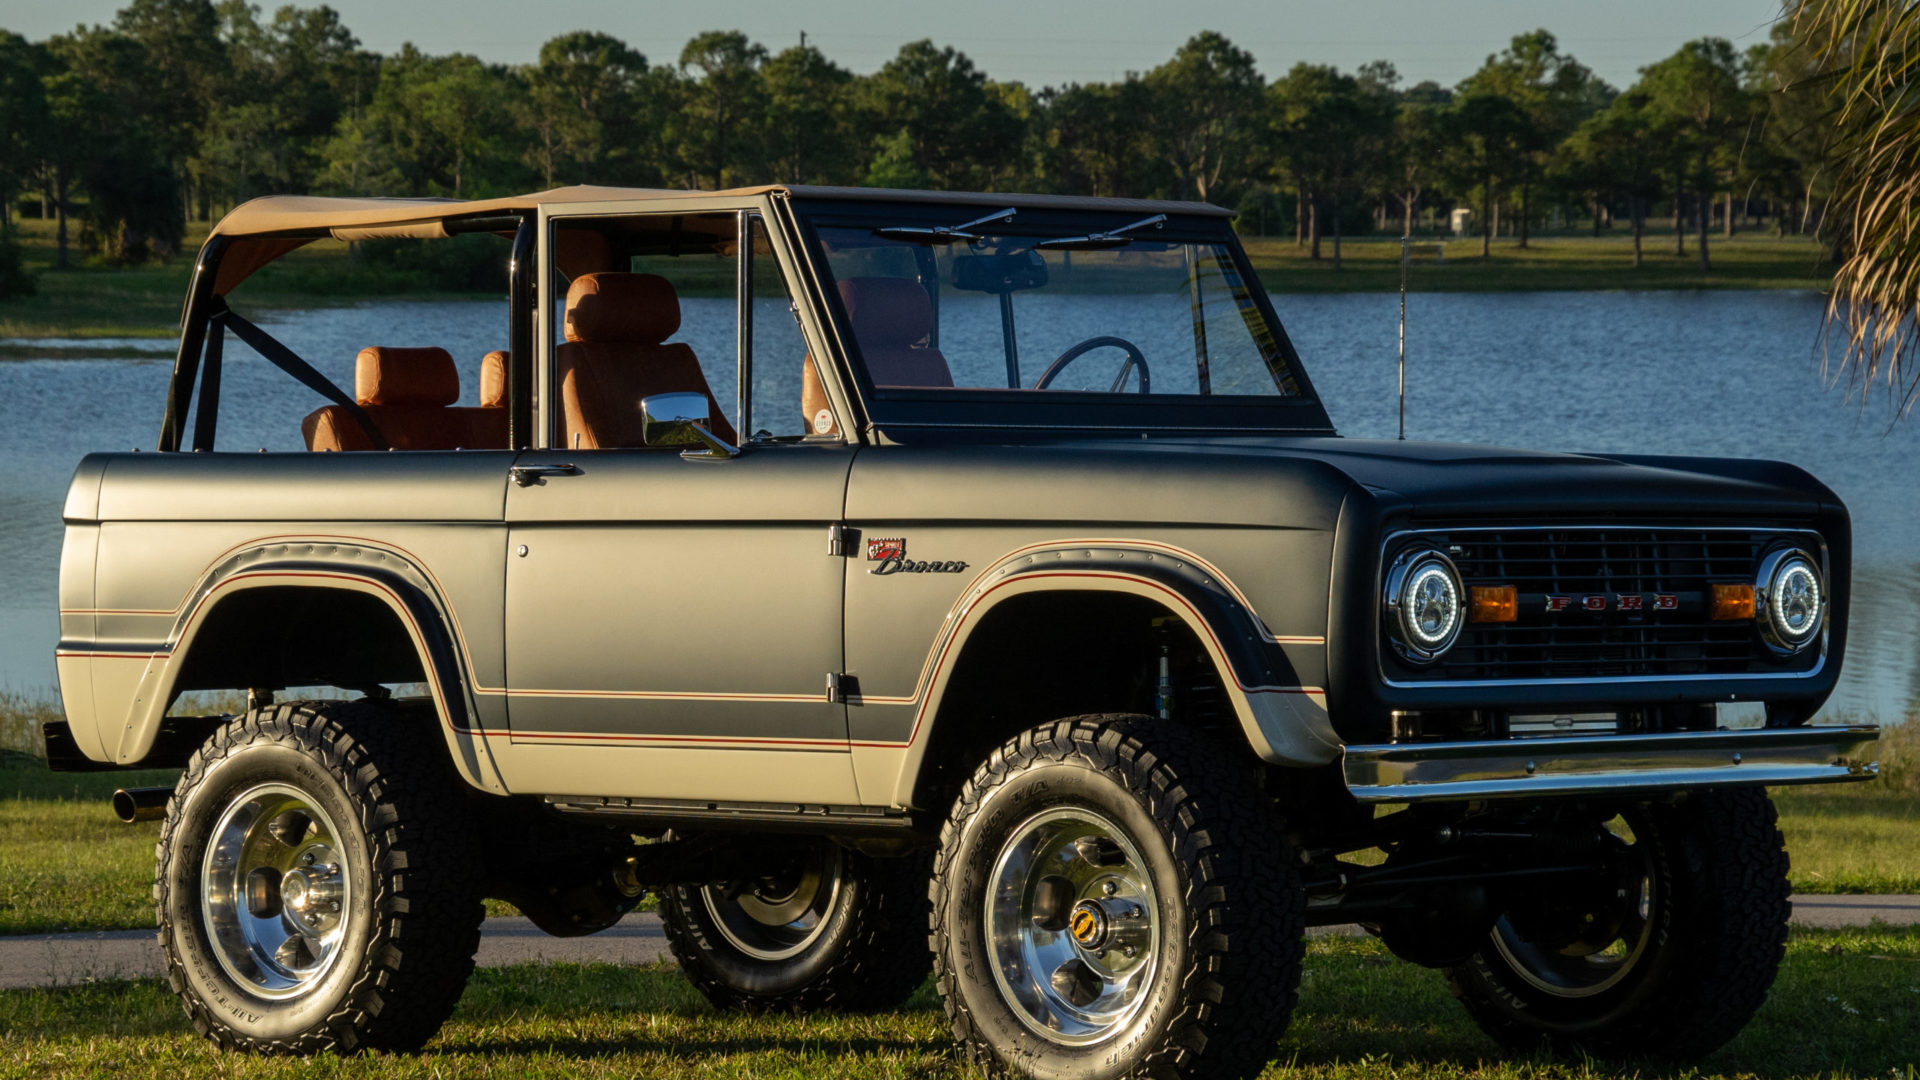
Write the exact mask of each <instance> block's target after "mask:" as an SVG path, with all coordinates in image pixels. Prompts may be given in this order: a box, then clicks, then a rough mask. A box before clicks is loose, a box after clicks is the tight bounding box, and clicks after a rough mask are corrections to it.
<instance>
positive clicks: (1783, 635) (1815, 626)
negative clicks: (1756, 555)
mask: <svg viewBox="0 0 1920 1080" xmlns="http://www.w3.org/2000/svg"><path fill="white" fill-rule="evenodd" d="M1753 621H1754V626H1755V627H1756V628H1757V629H1758V630H1759V631H1760V637H1761V639H1762V640H1764V641H1765V642H1766V643H1767V647H1768V648H1770V649H1772V650H1773V651H1774V652H1776V653H1779V654H1781V655H1786V656H1791V655H1793V654H1796V653H1800V652H1804V651H1806V649H1807V647H1808V646H1810V645H1812V644H1813V643H1814V642H1816V641H1818V640H1820V631H1821V629H1822V628H1824V627H1825V626H1826V624H1827V591H1826V582H1825V581H1823V580H1822V579H1821V577H1820V563H1819V561H1818V560H1816V559H1815V558H1814V557H1813V556H1812V555H1811V554H1809V553H1808V552H1807V551H1805V550H1804V549H1801V548H1779V549H1776V550H1774V551H1772V552H1769V553H1768V554H1767V557H1766V558H1764V559H1761V560H1760V569H1759V572H1758V573H1756V574H1755V575H1754V578H1753Z"/></svg>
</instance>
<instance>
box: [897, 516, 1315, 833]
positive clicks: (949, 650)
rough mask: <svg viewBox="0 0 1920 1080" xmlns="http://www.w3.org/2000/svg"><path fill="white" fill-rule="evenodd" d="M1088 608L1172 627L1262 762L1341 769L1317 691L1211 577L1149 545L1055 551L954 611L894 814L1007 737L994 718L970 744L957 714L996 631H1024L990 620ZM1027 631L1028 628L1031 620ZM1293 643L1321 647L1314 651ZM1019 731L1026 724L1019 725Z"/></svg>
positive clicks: (977, 590)
mask: <svg viewBox="0 0 1920 1080" xmlns="http://www.w3.org/2000/svg"><path fill="white" fill-rule="evenodd" d="M1088 600H1092V601H1095V603H1094V604H1093V605H1092V609H1093V610H1096V611H1099V610H1106V611H1112V610H1118V609H1117V608H1116V607H1115V606H1114V605H1115V604H1116V602H1118V603H1121V604H1123V605H1124V606H1125V608H1126V609H1129V610H1130V611H1131V612H1134V613H1144V612H1152V613H1155V617H1170V618H1172V619H1175V620H1177V621H1178V623H1179V624H1180V625H1181V626H1182V627H1184V628H1185V629H1186V631H1187V632H1188V633H1190V634H1191V635H1192V638H1193V641H1194V643H1195V644H1196V645H1197V646H1198V647H1199V648H1200V649H1201V650H1202V651H1203V652H1204V654H1205V656H1206V657H1207V659H1208V661H1209V662H1210V663H1211V664H1212V665H1213V669H1214V672H1215V673H1216V674H1217V675H1218V677H1219V684H1220V689H1221V691H1222V694H1223V696H1224V698H1225V702H1226V704H1227V705H1228V706H1229V707H1230V711H1231V714H1232V717H1233V724H1232V726H1233V727H1234V728H1235V730H1237V731H1238V732H1239V734H1240V735H1241V737H1242V738H1244V739H1245V741H1246V745H1247V746H1248V748H1249V749H1250V750H1251V751H1252V752H1253V753H1254V754H1255V755H1256V756H1257V757H1259V758H1260V759H1262V760H1263V761H1266V762H1268V763H1271V764H1277V765H1284V766H1294V767H1312V766H1319V765H1325V764H1328V763H1330V762H1332V761H1334V760H1335V759H1337V758H1338V756H1339V754H1340V751H1341V743H1340V740H1339V737H1338V736H1337V735H1336V734H1335V733H1334V730H1333V727H1332V725H1331V723H1330V722H1329V720H1328V717H1327V710H1326V695H1325V691H1324V690H1323V689H1322V688H1320V687H1316V686H1307V685H1302V684H1301V680H1300V679H1299V678H1298V677H1297V676H1296V674H1295V670H1294V666H1293V664H1292V663H1291V662H1290V661H1289V660H1288V657H1287V654H1286V651H1285V650H1284V649H1283V648H1282V647H1281V642H1279V641H1278V640H1276V639H1275V637H1274V635H1273V634H1272V633H1271V631H1269V630H1268V628H1267V626H1266V624H1265V623H1264V622H1262V621H1261V619H1260V617H1259V615H1258V614H1257V613H1256V612H1255V611H1254V610H1253V608H1252V607H1251V605H1250V604H1248V602H1247V601H1246V599H1245V597H1244V595H1243V594H1242V593H1241V592H1240V591H1239V589H1238V588H1236V587H1235V586H1234V585H1233V583H1232V582H1231V581H1230V580H1228V579H1227V578H1226V577H1225V575H1223V574H1221V573H1220V572H1219V570H1218V569H1217V568H1215V567H1213V566H1212V565H1211V564H1209V563H1207V562H1205V561H1204V560H1202V559H1200V558H1198V557H1197V556H1194V555H1192V554H1191V553H1189V552H1185V551H1182V550H1179V549H1174V548H1168V547H1166V546H1164V545H1159V544H1152V543H1148V542H1125V541H1122V542H1111V541H1100V542H1097V543H1094V544H1091V545H1090V544H1088V543H1086V542H1080V543H1062V544H1057V545H1047V546H1042V547H1037V548H1033V549H1027V550H1023V551H1019V552H1015V553H1013V554H1012V555H1009V556H1007V557H1006V558H1004V559H1002V560H1001V561H1000V562H998V563H996V564H994V565H993V566H991V567H989V568H988V569H987V570H986V571H985V572H983V573H982V574H980V575H979V576H978V577H977V578H976V579H975V580H974V582H973V584H972V585H971V586H970V587H969V589H968V590H967V592H966V594H965V595H963V596H962V598H961V599H960V601H959V602H957V603H956V604H955V606H954V610H953V611H952V612H951V613H950V614H949V617H948V619H947V624H946V627H945V628H944V630H943V633H942V635H941V639H940V641H939V642H937V643H936V645H935V647H934V649H933V652H932V654H931V655H930V656H929V659H928V669H929V670H928V675H927V687H926V692H925V694H924V696H923V697H922V698H921V699H920V701H919V703H918V709H919V712H918V714H917V715H916V718H915V726H914V732H913V735H912V736H910V738H909V741H908V743H907V744H906V746H905V747H904V751H905V752H904V755H903V759H902V761H901V769H900V774H899V780H898V784H897V786H896V791H895V795H894V801H895V803H896V804H897V805H906V806H925V805H927V803H926V802H925V801H924V799H925V798H926V796H927V793H928V792H929V791H930V790H931V789H935V788H937V787H938V786H939V783H940V781H939V774H940V772H941V770H942V769H943V768H947V767H950V766H951V765H952V764H954V762H952V761H951V759H950V757H949V756H948V755H949V753H950V752H951V751H953V750H954V749H955V748H964V747H971V746H974V745H975V744H984V745H986V746H988V747H989V748H990V747H991V746H997V745H998V744H999V743H1000V742H1001V741H1002V739H1003V738H1004V737H1007V736H1010V735H1012V734H1013V733H1014V732H1013V731H1006V732H1000V731H999V730H998V727H997V726H994V725H993V722H992V718H989V720H988V724H989V727H991V728H992V730H991V731H989V732H986V733H979V732H978V728H979V727H980V725H979V723H977V722H976V721H975V720H974V718H971V717H969V716H968V715H966V713H967V710H968V705H969V697H968V686H967V683H966V681H965V680H967V679H968V678H969V676H970V674H971V673H970V672H969V667H970V666H972V664H971V661H973V660H974V659H977V658H978V657H979V656H981V655H982V654H988V655H991V653H992V652H993V651H994V650H996V649H1000V648H1004V644H1003V642H1004V640H1005V639H1004V635H1005V633H1006V632H1007V628H1006V627H1005V626H1004V625H997V624H1003V623H1006V622H1010V621H1021V620H1012V619H1003V618H998V617H997V616H1002V615H1008V614H1013V613H1020V614H1024V613H1026V612H1032V611H1037V610H1041V609H1043V608H1045V607H1046V606H1049V605H1059V606H1061V607H1066V608H1069V609H1071V608H1072V607H1074V606H1076V605H1079V606H1083V607H1084V606H1085V605H1086V601H1088ZM1024 625H1027V626H1029V627H1031V626H1033V625H1035V624H1034V623H1033V621H1032V620H1030V619H1028V620H1024ZM1039 625H1040V626H1041V627H1043V628H1044V627H1045V626H1046V625H1047V624H1046V623H1044V622H1042V623H1040V624H1039ZM1302 644H1306V645H1308V647H1311V646H1313V645H1319V646H1320V647H1324V642H1321V641H1318V640H1316V641H1315V642H1312V643H1304V642H1303V643H1302ZM972 677H974V678H978V677H979V676H978V675H977V674H972ZM1081 711H1085V710H1081ZM1055 718H1056V717H1046V718H1043V719H1055ZM999 726H1005V725H1004V723H1002V724H1001V725H999ZM1025 726H1031V725H1029V724H1021V725H1019V727H1020V728H1024V727H1025ZM976 763H977V762H973V761H968V762H966V763H965V765H964V767H965V768H968V769H970V768H971V767H972V766H973V765H974V764H976Z"/></svg>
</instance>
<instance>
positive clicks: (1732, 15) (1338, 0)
mask: <svg viewBox="0 0 1920 1080" xmlns="http://www.w3.org/2000/svg"><path fill="white" fill-rule="evenodd" d="M256 2H257V3H259V4H260V6H261V7H262V8H263V9H264V10H266V11H271V10H272V9H273V8H275V7H277V6H279V3H278V0H256ZM329 2H330V3H331V4H332V6H333V7H334V8H335V9H336V10H338V11H339V12H340V13H341V16H342V18H343V20H344V21H345V22H346V25H347V26H348V27H349V28H350V29H352V30H353V32H354V33H355V34H356V35H358V36H359V38H360V41H361V43H362V44H363V45H364V46H365V47H367V48H370V49H374V50H376V51H378V52H392V51H394V50H395V49H398V48H399V46H400V45H401V43H403V42H406V41H412V42H413V43H414V44H415V45H416V46H418V47H419V48H421V49H422V50H424V51H427V52H431V53H442V52H470V53H473V54H475V55H477V56H479V57H481V58H482V59H484V60H490V61H498V62H504V63H525V62H528V61H531V60H532V59H533V58H534V56H535V54H536V53H537V52H538V50H539V48H540V43H541V42H543V41H545V40H547V39H548V38H550V37H553V36H555V35H557V34H561V33H565V32H567V31H570V30H601V31H605V32H607V33H610V34H612V35H614V36H616V37H619V38H621V39H622V40H624V41H626V42H627V43H628V44H629V45H632V46H633V47H635V48H637V49H639V50H640V51H641V52H642V53H645V54H646V56H647V58H648V60H650V61H652V62H654V63H663V62H672V61H673V60H675V59H677V58H678V56H679V52H680V48H681V46H682V45H684V44H686V41H687V39H688V38H690V37H692V36H693V35H694V34H696V33H699V32H700V31H703V30H717V29H718V30H735V29H737V30H743V31H745V32H746V33H747V34H748V35H749V36H750V37H752V38H754V39H755V40H757V41H759V42H761V43H762V44H764V45H766V46H767V47H768V48H769V49H772V50H774V51H778V50H779V49H782V48H785V47H786V46H787V45H790V44H794V43H797V42H798V41H799V40H800V35H801V32H802V31H804V32H805V33H806V35H807V40H808V41H809V42H812V43H813V44H816V45H818V46H819V47H820V49H821V50H822V51H823V52H825V53H826V54H827V56H828V57H829V58H831V59H833V60H834V61H836V62H838V63H839V64H841V65H842V66H844V67H847V68H849V69H851V70H853V71H856V72H861V73H865V72H870V71H873V70H874V69H876V68H878V67H879V66H880V65H881V64H883V63H885V62H886V60H887V59H888V58H889V57H891V56H892V55H893V54H894V52H895V51H896V50H898V48H899V47H900V45H901V44H902V43H904V42H907V41H913V40H917V39H919V38H932V39H933V40H934V41H935V42H936V43H938V44H941V45H952V46H954V47H955V48H957V49H959V50H960V51H962V52H964V53H966V54H968V55H969V56H971V57H972V58H973V60H974V62H975V64H976V65H978V66H979V67H980V68H981V69H982V70H984V71H985V72H986V73H987V74H988V75H990V76H992V77H993V78H996V79H1002V80H1014V81H1019V82H1024V83H1026V84H1028V85H1029V86H1032V87H1035V88H1038V87H1042V86H1049V85H1062V84H1065V83H1069V82H1101V81H1108V80H1112V79H1116V78H1120V77H1122V76H1124V75H1125V74H1126V73H1127V72H1128V71H1145V70H1147V69H1149V68H1152V67H1154V66H1156V65H1158V64H1160V63H1161V62H1163V61H1165V60H1166V59H1167V58H1168V57H1169V56H1171V55H1172V54H1173V51H1174V49H1175V48H1177V47H1178V46H1179V44H1180V43H1181V42H1182V41H1184V40H1186V38H1188V37H1189V36H1191V35H1192V34H1194V33H1195V32H1197V31H1199V30H1203V29H1211V30H1218V31H1220V32H1221V33H1224V34H1225V35H1227V37H1229V38H1231V39H1232V40H1233V41H1234V42H1235V43H1236V44H1238V45H1239V46H1240V47H1242V48H1244V49H1246V50H1248V51H1249V52H1251V53H1252V54H1253V55H1254V57H1255V59H1256V60H1258V61H1259V63H1260V67H1261V70H1262V71H1263V72H1264V73H1265V74H1266V75H1268V76H1269V77H1273V76H1278V75H1282V74H1285V73H1286V70H1287V69H1288V68H1289V67H1291V66H1292V65H1293V64H1294V63H1296V62H1298V61H1302V60H1309V61H1313V62H1316V63H1331V64H1334V65H1336V66H1338V67H1340V68H1342V69H1347V70H1351V69H1353V68H1355V67H1358V66H1359V65H1360V64H1363V63H1366V62H1367V61H1370V60H1390V61H1392V62H1393V64H1394V66H1395V67H1397V68H1398V69H1399V71H1400V74H1401V76H1402V78H1403V79H1405V80H1406V81H1407V82H1409V83H1413V82H1419V81H1421V80H1423V79H1432V80H1434V81H1436V82H1440V83H1442V84H1446V85H1452V84H1453V83H1456V82H1458V81H1460V80H1461V79H1462V78H1464V77H1466V76H1467V75H1468V74H1470V73H1471V72H1472V71H1473V70H1474V69H1475V68H1477V67H1479V66H1480V64H1481V62H1482V61H1484V60H1485V59H1486V57H1487V55H1488V54H1489V53H1492V52H1497V51H1498V50H1499V49H1500V48H1501V47H1502V46H1504V45H1505V44H1506V42H1507V40H1508V39H1509V38H1511V37H1512V36H1513V35H1514V34H1516V33H1520V32H1523V31H1526V30H1532V29H1535V28H1537V27H1544V28H1546V29H1547V30H1550V31H1552V32H1553V34H1554V36H1555V37H1556V38H1558V39H1559V41H1560V46H1561V50H1562V51H1563V52H1568V53H1571V54H1572V55H1573V56H1575V57H1576V58H1578V59H1579V60H1580V61H1581V62H1582V63H1584V64H1586V65H1587V66H1588V67H1590V68H1592V69H1593V70H1594V71H1596V72H1597V73H1598V74H1599V75H1600V77H1601V78H1603V79H1606V80H1607V81H1608V82H1610V83H1612V84H1614V85H1615V86H1616V87H1624V86H1627V85H1629V84H1631V83H1632V82H1633V80H1634V78H1635V77H1636V75H1635V73H1636V72H1637V71H1638V70H1639V68H1641V67H1643V66H1645V65H1647V64H1650V63H1652V62H1654V61H1656V60H1659V59H1660V58H1662V57H1664V56H1667V55H1669V54H1671V53H1672V52H1673V51H1674V50H1675V49H1677V48H1679V46H1680V45H1681V44H1682V43H1684V42H1687V41H1690V40H1692V39H1694V38H1699V37H1707V36H1716V37H1724V38H1728V39H1729V40H1731V41H1732V42H1733V43H1734V44H1735V46H1736V47H1738V48H1740V49H1743V50H1744V49H1745V48H1746V46H1748V45H1751V44H1754V43H1756V42H1761V41H1765V40H1766V39H1767V30H1768V26H1769V24H1770V23H1771V22H1772V20H1773V19H1774V18H1775V17H1776V16H1777V15H1778V13H1779V10H1780V5H1779V0H1604V2H1599V3H1595V2H1593V0H1533V2H1531V3H1524V2H1520V0H1467V2H1464V3H1461V2H1453V3H1443V2H1441V0H1184V2H1178V3H1168V2H1166V0H1104V2H1100V3H1093V2H1085V0H942V2H939V3H931V2H926V0H895V2H893V3H872V2H865V0H810V2H808V3H793V2H783V3H773V2H770V0H698V2H685V0H674V2H661V0H651V2H648V0H625V2H620V3H608V2H604V0H531V2H529V0H329ZM123 3H124V0H0V28H5V29H8V30H12V31H14V32H15V33H19V34H23V35H25V36H27V37H29V38H33V39H36V40H37V39H40V38H43V37H46V36H48V35H51V34H56V33H62V32H65V31H67V30H70V29H72V28H73V26H74V25H75V24H76V23H105V22H110V21H111V20H112V18H113V13H114V12H115V11H116V10H118V9H119V8H120V7H121V6H123ZM317 3H318V0H303V3H302V6H315V5H316V4H317Z"/></svg>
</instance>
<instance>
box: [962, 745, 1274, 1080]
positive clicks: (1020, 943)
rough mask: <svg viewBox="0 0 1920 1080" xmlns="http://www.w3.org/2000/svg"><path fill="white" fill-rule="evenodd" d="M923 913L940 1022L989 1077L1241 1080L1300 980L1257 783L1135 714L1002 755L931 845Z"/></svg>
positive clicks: (1245, 767)
mask: <svg viewBox="0 0 1920 1080" xmlns="http://www.w3.org/2000/svg"><path fill="white" fill-rule="evenodd" d="M1241 753H1242V754H1243V753H1244V751H1242V752H1241ZM933 900H934V911H933V919H932V931H933V935H932V942H933V946H934V949H935V957H934V971H935V975H936V978H937V980H938V984H939V988H940V994H941V997H942V998H943V1000H944V1001H945V1004H946V1010H947V1017H948V1020H949V1022H950V1023H951V1025H952V1027H953V1032H954V1035H955V1036H956V1037H957V1038H959V1040H960V1041H961V1043H962V1045H963V1046H964V1047H965V1049H966V1051H967V1052H968V1055H969V1056H970V1057H971V1058H972V1059H973V1060H974V1061H975V1062H976V1063H978V1064H979V1065H981V1066H983V1067H985V1068H986V1069H988V1070H989V1071H991V1072H994V1073H1000V1074H1004V1073H1013V1074H1017V1075H1026V1076H1035V1077H1047V1078H1056V1080H1068V1078H1072V1080H1098V1078H1108V1077H1119V1076H1129V1075H1134V1074H1136V1073H1139V1074H1148V1073H1150V1074H1152V1075H1156V1076H1177V1077H1203V1076H1204V1077H1241V1076H1250V1075H1252V1074H1254V1073H1256V1072H1258V1071H1259V1070H1260V1068H1261V1067H1262V1066H1263V1065H1264V1064H1265V1063H1266V1061H1267V1057H1268V1054H1269V1052H1270V1050H1271V1048H1272V1046H1273V1044H1274V1041H1275V1040H1276V1039H1277V1038H1278V1037H1279V1035H1280V1033H1281V1032H1282V1031H1284V1030H1285V1028H1286V1025H1287V1020H1288V1018H1289V1016H1290V1014H1291V1013H1292V1010H1293V1005H1294V1001H1295V999H1296V996H1297V991H1298V988H1299V984H1300V975H1301V964H1302V956H1303V934H1304V903H1305V898H1304V893H1303V891H1302V889H1301V887H1300V883H1299V879H1298V875H1297V873H1296V871H1295V869H1294V860H1293V858H1292V853H1291V849H1290V848H1289V846H1288V844H1287V842H1286V839H1285V838H1284V836H1283V835H1281V833H1280V830H1279V829H1278V828H1277V827H1276V822H1275V819H1274V816H1273V812H1272V808H1271V802H1270V800H1269V799H1268V798H1267V797H1266V795H1265V793H1264V792H1263V791H1262V790H1261V788H1260V784H1259V780H1258V774H1257V772H1256V771H1255V769H1254V768H1253V766H1252V764H1251V763H1250V762H1247V761H1244V760H1242V757H1241V756H1240V755H1237V754H1236V752H1235V748H1233V747H1229V746H1224V745H1216V744H1215V743H1213V742H1212V741H1211V740H1209V739H1207V738H1206V737H1205V736H1203V735H1201V734H1199V733H1196V732H1193V731H1191V730H1187V729H1183V728H1180V727H1178V726H1177V725H1174V724H1170V723H1167V722H1165V721H1161V720H1155V719H1152V718H1149V717H1140V716H1093V717H1081V718H1078V719H1073V720H1062V721H1059V722H1057V723H1053V724H1049V725H1046V726H1044V727H1040V728H1036V729H1034V730H1031V731H1028V732H1026V733H1025V734H1023V735H1021V736H1020V737H1019V738H1017V739H1015V740H1014V741H1012V742H1010V743H1007V744H1006V745H1005V746H1002V747H1001V748H1000V749H998V750H996V751H995V752H994V754H993V756H992V757H991V758H989V759H988V760H987V762H986V763H985V764H983V765H981V766H980V768H979V769H978V770H977V771H976V772H975V773H974V775H973V777H972V779H970V780H969V781H968V783H967V785H966V787H965V789H964V790H963V791H962V792H961V795H960V798H959V800H958V801H957V802H956V803H955V805H954V808H953V813H952V816H951V817H950V818H949V819H948V821H947V824H946V826H945V828H944V829H943V830H942V832H941V840H940V852H939V856H938V858H937V860H936V863H935V869H934V875H933Z"/></svg>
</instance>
